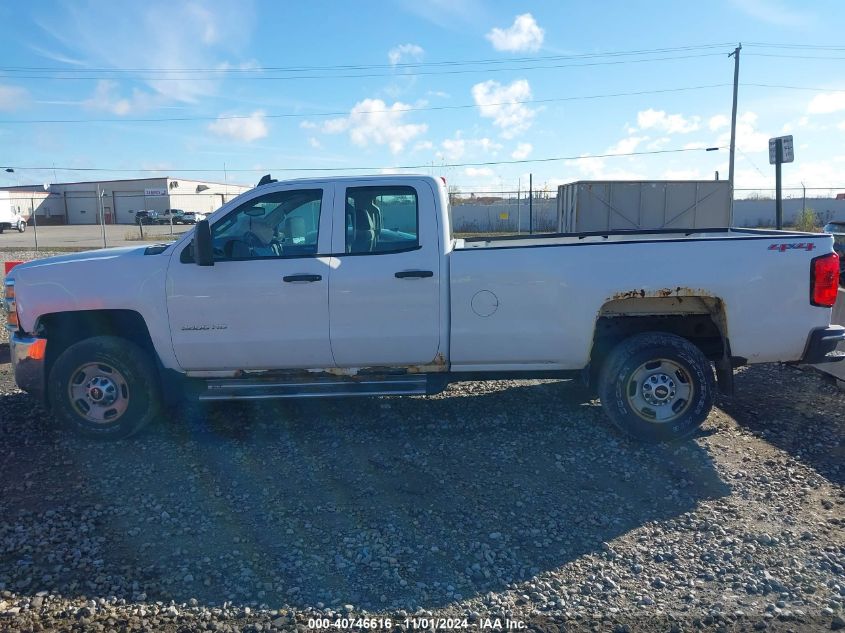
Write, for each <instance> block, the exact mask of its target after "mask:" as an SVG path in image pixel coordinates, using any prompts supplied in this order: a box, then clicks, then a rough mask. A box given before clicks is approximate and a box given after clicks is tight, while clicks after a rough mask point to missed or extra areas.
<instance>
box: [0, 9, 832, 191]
mask: <svg viewBox="0 0 845 633" xmlns="http://www.w3.org/2000/svg"><path fill="white" fill-rule="evenodd" d="M844 23H845V3H842V2H841V1H839V0H829V1H823V0H815V1H807V2H800V3H799V2H794V3H787V2H785V1H781V0H713V1H711V2H706V3H705V2H677V1H671V2H663V1H657V0H652V1H650V2H624V1H609V0H608V1H606V2H596V3H585V2H570V1H549V2H506V1H501V2H481V1H480V0H426V1H425V2H420V1H419V0H395V1H388V0H384V1H379V2H376V1H375V0H361V1H359V2H327V1H316V0H313V1H308V2H269V1H268V2H249V1H246V0H240V1H238V2H222V1H211V2H179V1H178V0H171V1H170V2H163V1H160V0H150V1H147V2H132V3H130V2H85V1H83V0H79V1H73V2H70V1H68V2H51V1H47V0H40V1H38V2H33V3H26V4H24V3H2V4H0V24H3V26H4V28H3V37H2V38H0V59H2V60H3V61H2V63H1V64H0V65H1V66H2V68H3V70H0V121H2V122H0V148H2V150H0V167H6V166H12V167H15V168H16V171H15V173H14V174H8V173H5V172H0V186H2V185H9V184H18V183H20V184H25V183H40V182H50V181H57V180H58V181H69V180H90V179H93V178H98V177H103V178H112V177H118V176H122V177H135V176H140V175H144V174H143V173H142V172H138V171H133V170H137V169H160V170H162V171H161V173H162V174H169V175H174V176H180V175H181V176H183V177H200V178H209V179H214V180H222V179H223V178H224V174H223V167H224V164H225V166H226V168H227V174H226V177H227V178H228V179H229V181H232V182H242V183H253V182H256V181H257V179H258V177H259V176H260V175H262V174H263V173H265V172H267V171H273V173H274V176H276V177H293V176H301V175H306V173H308V172H304V171H299V170H301V169H304V168H332V169H341V170H350V169H351V168H355V167H371V168H372V169H371V170H370V171H373V172H376V173H378V172H380V171H391V170H394V169H395V168H396V167H401V166H407V165H422V166H426V167H424V168H417V169H414V170H412V171H416V172H423V173H432V174H437V175H444V176H446V177H447V179H448V181H449V182H450V184H453V185H456V186H458V187H460V188H461V189H462V190H464V191H471V190H478V191H482V190H483V191H489V190H498V189H508V190H510V189H516V187H517V184H518V183H519V182H521V184H522V186H523V187H525V186H526V184H527V175H528V173H529V172H532V173H533V174H534V183H535V186H536V187H538V188H542V187H544V186H546V187H549V188H551V187H554V186H555V185H557V184H558V183H561V182H567V181H571V180H578V179H602V178H643V179H653V178H711V177H712V176H713V172H714V171H716V170H718V171H719V172H720V173H721V175H722V177H723V178H725V177H727V171H728V152H727V150H726V149H722V150H720V151H715V152H704V151H700V150H701V148H704V147H708V146H727V144H728V140H727V139H728V131H729V126H728V123H729V117H730V112H731V86H730V84H731V82H732V79H733V61H732V60H731V59H729V58H728V57H727V54H728V53H729V52H730V51H731V50H732V48H733V45H734V44H733V43H735V42H740V41H741V42H743V50H742V56H741V62H742V63H741V72H740V82H741V84H742V86H741V88H740V100H739V124H738V146H739V149H740V151H739V152H738V153H737V163H736V184H737V187H740V188H743V187H761V188H762V187H772V186H773V181H774V176H773V168H772V167H770V166H769V165H768V153H767V141H768V138H769V137H771V136H777V135H780V134H793V135H794V136H795V148H796V150H795V151H796V162H795V163H794V164H791V165H787V166H785V167H784V180H785V183H786V184H787V185H798V184H799V183H800V182H801V181H803V182H804V183H805V184H806V185H807V186H808V187H831V188H833V187H837V188H840V189H843V190H845V72H843V71H845V46H843V47H842V48H840V49H839V50H834V49H823V48H793V47H791V46H794V45H798V46H801V47H806V46H808V45H810V46H816V47H818V46H831V47H835V46H837V44H838V43H839V42H841V41H842V36H841V25H842V24H844ZM754 43H758V44H757V45H755V44H754ZM760 43H764V44H775V45H777V46H778V47H771V46H769V47H766V46H760V45H759V44H760ZM713 45H715V46H713ZM785 45H786V46H787V47H784V46H785ZM705 46H707V47H706V48H705ZM682 47H697V48H690V49H687V50H678V49H681V48H682ZM658 49H673V50H668V51H664V52H643V53H636V54H634V53H631V52H632V51H656V50H658ZM616 53H625V54H621V55H620V54H616ZM667 58H668V59H667ZM479 60H483V63H476V64H466V63H463V62H467V61H479ZM457 62H461V63H457ZM273 69H282V70H273ZM291 69H295V70H291ZM749 84H768V85H770V86H771V85H778V86H793V87H801V88H812V89H813V90H797V89H788V88H776V87H775V88H773V87H763V86H752V85H749ZM702 86H704V87H702ZM666 90H672V92H657V91H666ZM634 92H639V93H646V94H636V95H632V94H628V95H626V96H615V97H604V98H591V99H584V98H583V97H595V96H597V95H608V94H618V93H634ZM279 115H284V116H279ZM232 117H236V118H232ZM163 118H183V119H188V120H182V121H160V120H156V121H151V122H150V121H138V120H137V119H163ZM68 119H73V120H80V119H81V120H84V121H85V122H84V123H66V122H65V123H46V122H32V121H45V120H68ZM92 119H94V120H95V121H91V120H92ZM23 121H26V122H23ZM675 149H687V150H690V151H684V152H678V153H666V154H657V155H638V156H630V157H607V158H586V159H580V160H560V161H546V162H536V163H512V162H511V163H508V161H517V160H536V159H547V158H555V157H580V156H585V155H586V156H591V155H596V154H618V153H629V152H652V151H663V150H675ZM490 162H493V163H504V164H498V165H478V164H476V165H467V163H490ZM53 165H55V166H56V170H55V172H54V171H53V169H52V168H51V169H49V170H46V171H30V170H26V169H22V168H26V167H42V166H50V167H52V166H53ZM450 165H454V166H450ZM68 167H75V168H81V167H98V168H110V169H114V170H126V171H115V172H110V173H106V172H102V173H101V172H93V173H92V172H83V171H65V170H64V169H63V168H68ZM185 169H198V170H209V171H199V172H183V171H180V170H185ZM283 169H284V170H288V171H281V170H283ZM145 173H149V172H145ZM350 173H352V172H350ZM355 173H358V172H355Z"/></svg>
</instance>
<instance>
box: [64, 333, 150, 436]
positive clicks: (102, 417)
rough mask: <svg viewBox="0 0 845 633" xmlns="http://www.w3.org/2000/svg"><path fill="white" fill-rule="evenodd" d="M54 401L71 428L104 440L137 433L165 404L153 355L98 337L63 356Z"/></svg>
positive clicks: (119, 340)
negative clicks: (163, 403)
mask: <svg viewBox="0 0 845 633" xmlns="http://www.w3.org/2000/svg"><path fill="white" fill-rule="evenodd" d="M48 396H49V400H50V405H51V407H52V409H53V412H54V413H55V415H56V417H57V418H58V419H59V420H60V421H61V422H62V423H63V424H64V425H65V426H67V427H68V428H70V429H72V430H74V431H75V432H77V433H79V434H80V435H84V436H87V437H96V438H104V439H118V438H123V437H128V436H130V435H132V434H133V433H137V432H138V431H140V430H141V429H142V428H143V427H144V426H146V425H147V424H149V423H150V422H151V421H152V420H153V419H154V418H155V417H156V415H157V414H158V411H159V407H160V402H161V398H160V388H159V383H158V376H157V372H156V368H155V365H154V364H153V362H152V359H151V358H150V355H149V354H148V353H147V352H145V351H144V350H143V349H141V348H140V347H139V346H138V345H136V344H135V343H133V342H131V341H128V340H126V339H123V338H119V337H116V336H95V337H92V338H88V339H85V340H83V341H80V342H78V343H74V344H73V345H71V346H70V347H68V348H67V349H66V350H65V351H63V352H62V353H61V354H60V355H59V357H58V358H57V359H56V362H55V363H54V364H53V367H52V369H51V370H50V377H49V383H48Z"/></svg>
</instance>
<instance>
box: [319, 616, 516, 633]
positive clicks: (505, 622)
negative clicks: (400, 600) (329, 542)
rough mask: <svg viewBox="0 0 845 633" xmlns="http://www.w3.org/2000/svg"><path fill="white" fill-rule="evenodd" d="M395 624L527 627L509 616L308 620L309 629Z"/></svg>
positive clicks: (408, 627)
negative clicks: (472, 619)
mask: <svg viewBox="0 0 845 633" xmlns="http://www.w3.org/2000/svg"><path fill="white" fill-rule="evenodd" d="M394 624H396V625H402V626H403V628H404V629H405V630H416V631H449V630H470V629H478V630H485V631H521V630H524V629H526V628H527V625H526V623H525V622H524V621H522V620H511V619H509V618H479V619H478V620H476V621H474V622H470V621H469V620H468V619H467V618H402V619H397V620H394V619H392V618H334V619H331V618H314V619H310V620H308V628H309V629H328V630H345V629H358V630H360V629H364V630H371V631H372V630H385V629H392V628H393V626H394Z"/></svg>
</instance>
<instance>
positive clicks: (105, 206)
mask: <svg viewBox="0 0 845 633" xmlns="http://www.w3.org/2000/svg"><path fill="white" fill-rule="evenodd" d="M47 187H48V189H47V190H45V186H44V185H37V186H33V185H24V186H18V187H3V188H2V189H3V190H4V191H8V192H9V198H10V201H11V204H12V207H13V208H14V209H16V210H18V211H19V212H20V213H21V214H22V215H23V216H24V217H25V218H30V217H31V216H32V215H33V214H35V219H36V221H37V222H38V223H39V224H99V223H100V213H101V212H102V214H103V218H104V221H105V223H106V224H134V223H135V213H136V212H138V211H141V210H147V211H158V212H159V213H162V212H164V211H165V210H167V209H181V210H182V211H199V212H202V213H209V212H211V211H214V210H215V209H218V208H219V207H220V206H222V205H223V204H225V203H226V202H228V201H229V200H231V199H232V198H234V197H236V196H238V195H240V194H241V193H243V192H244V191H248V190H249V189H251V187H248V186H244V185H236V184H225V183H219V182H207V181H203V180H186V179H184V178H171V177H169V176H160V177H155V178H135V179H126V180H99V181H90V182H60V183H54V184H50V185H47ZM98 194H99V195H98ZM100 200H102V202H100ZM31 223H32V222H31V221H30V224H31Z"/></svg>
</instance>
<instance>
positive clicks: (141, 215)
mask: <svg viewBox="0 0 845 633" xmlns="http://www.w3.org/2000/svg"><path fill="white" fill-rule="evenodd" d="M135 224H159V219H158V211H144V210H141V211H136V212H135Z"/></svg>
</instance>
